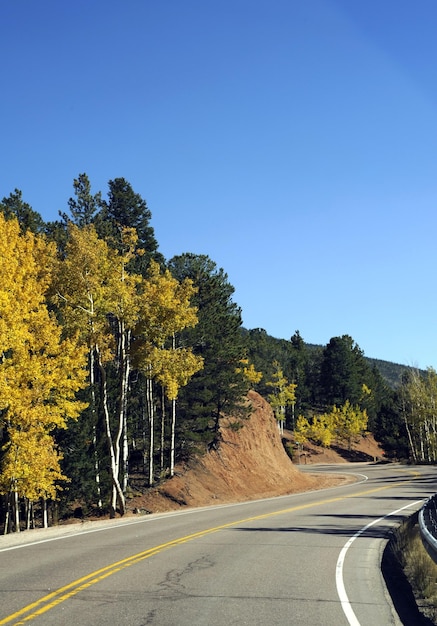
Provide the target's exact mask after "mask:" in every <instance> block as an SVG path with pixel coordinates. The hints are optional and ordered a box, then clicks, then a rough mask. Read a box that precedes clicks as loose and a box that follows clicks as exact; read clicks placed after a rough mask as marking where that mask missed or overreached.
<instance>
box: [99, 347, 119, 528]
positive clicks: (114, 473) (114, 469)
mask: <svg viewBox="0 0 437 626" xmlns="http://www.w3.org/2000/svg"><path fill="white" fill-rule="evenodd" d="M96 354H97V360H98V365H99V370H100V375H101V393H102V407H103V414H104V417H105V429H106V438H107V442H108V448H109V457H110V461H111V479H112V498H111V508H110V517H111V518H114V517H115V512H116V509H117V500H118V504H119V507H120V514H121V515H124V513H125V511H126V503H125V499H124V494H123V490H122V489H121V486H120V482H119V479H118V470H119V468H118V464H117V456H116V453H115V450H114V442H113V440H112V433H111V423H110V419H109V409H108V390H107V384H106V370H105V368H104V366H103V363H102V360H101V357H100V352H99V350H98V348H97V347H96Z"/></svg>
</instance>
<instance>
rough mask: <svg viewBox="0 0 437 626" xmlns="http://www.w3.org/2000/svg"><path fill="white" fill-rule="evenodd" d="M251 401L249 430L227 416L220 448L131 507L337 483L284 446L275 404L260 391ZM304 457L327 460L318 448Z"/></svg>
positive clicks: (158, 507)
mask: <svg viewBox="0 0 437 626" xmlns="http://www.w3.org/2000/svg"><path fill="white" fill-rule="evenodd" d="M248 401H249V402H250V403H251V405H252V408H253V413H252V414H251V417H250V419H248V420H247V421H246V422H245V423H244V427H243V428H241V429H239V430H232V429H231V428H229V427H226V426H227V423H226V421H225V420H224V421H223V424H222V427H221V438H222V441H221V442H220V444H219V446H218V447H217V449H216V450H211V451H210V452H208V453H207V454H206V455H205V456H204V457H203V458H201V459H199V460H196V461H195V462H193V463H192V464H191V465H190V467H188V468H177V471H176V475H175V476H174V477H173V478H171V479H169V480H167V481H166V482H165V483H163V484H162V485H161V486H159V487H157V488H156V489H152V490H151V491H149V492H148V493H147V494H145V495H144V496H141V497H136V498H133V499H131V500H130V501H129V502H128V506H129V509H130V510H137V511H144V512H145V511H149V512H159V511H168V510H172V509H177V508H179V507H181V506H182V507H184V506H205V505H209V504H218V503H223V502H236V501H244V500H249V499H254V498H263V497H270V496H279V495H285V494H288V493H295V492H299V491H307V490H311V489H318V488H320V487H322V486H328V485H329V484H332V482H333V479H328V478H320V477H315V476H312V475H308V474H302V473H301V472H300V470H299V469H298V466H296V465H294V464H293V463H292V462H291V461H290V458H289V457H288V455H287V453H286V452H285V450H284V446H283V444H282V441H281V437H280V434H279V431H278V428H277V424H276V420H275V418H274V416H273V412H272V409H271V407H270V405H269V404H268V403H267V402H266V401H265V400H264V399H263V398H262V397H261V396H260V395H259V394H257V393H256V392H254V391H251V392H249V396H248ZM332 454H333V455H334V458H333V459H332V460H330V461H328V462H336V460H337V456H338V455H335V453H332ZM304 458H305V459H306V461H307V462H308V461H309V460H310V459H312V460H315V462H319V461H320V462H326V459H325V458H324V457H323V455H320V456H318V455H317V454H316V453H315V452H314V454H310V453H309V452H308V451H307V454H306V455H305V457H304ZM338 458H339V459H340V460H342V459H341V457H338ZM334 459H335V460H334ZM302 462H304V461H302ZM345 480H346V479H344V478H340V479H337V482H338V481H345Z"/></svg>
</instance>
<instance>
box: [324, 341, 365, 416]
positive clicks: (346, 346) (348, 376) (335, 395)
mask: <svg viewBox="0 0 437 626" xmlns="http://www.w3.org/2000/svg"><path fill="white" fill-rule="evenodd" d="M368 377H369V368H368V366H367V364H366V362H365V359H364V354H363V352H362V350H361V349H360V348H359V346H358V345H357V344H356V343H355V342H354V340H353V339H352V337H350V336H349V335H342V336H341V337H333V338H332V339H331V340H330V341H329V343H328V345H327V346H326V347H325V349H324V351H323V359H322V363H321V368H320V388H321V393H322V403H324V404H325V405H326V406H333V405H337V406H340V405H343V404H344V403H345V402H346V400H349V401H350V402H351V403H352V404H358V403H359V402H360V400H361V396H362V386H363V384H367V382H368Z"/></svg>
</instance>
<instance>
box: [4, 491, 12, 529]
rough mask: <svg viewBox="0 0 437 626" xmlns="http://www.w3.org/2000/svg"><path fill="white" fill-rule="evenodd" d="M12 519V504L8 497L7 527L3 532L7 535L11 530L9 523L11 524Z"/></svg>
mask: <svg viewBox="0 0 437 626" xmlns="http://www.w3.org/2000/svg"><path fill="white" fill-rule="evenodd" d="M10 520H11V504H10V501H9V498H8V504H7V508H6V518H5V527H4V529H3V534H4V535H7V534H8V532H9V530H10V529H9V524H10Z"/></svg>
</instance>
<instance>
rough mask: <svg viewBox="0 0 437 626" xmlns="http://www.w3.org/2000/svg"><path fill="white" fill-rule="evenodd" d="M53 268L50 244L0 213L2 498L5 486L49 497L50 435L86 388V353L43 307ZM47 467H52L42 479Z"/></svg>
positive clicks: (78, 406)
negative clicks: (66, 336) (38, 444)
mask: <svg viewBox="0 0 437 626" xmlns="http://www.w3.org/2000/svg"><path fill="white" fill-rule="evenodd" d="M53 264H54V247H53V246H52V245H51V244H48V243H47V242H46V241H45V240H44V239H43V238H42V237H37V236H35V235H33V234H32V233H31V232H26V233H25V234H22V233H21V232H20V228H19V225H18V222H17V221H16V220H8V221H6V220H5V219H4V217H3V215H2V214H0V351H1V352H0V410H2V411H3V416H2V426H3V428H4V431H5V433H6V435H7V436H6V440H7V442H8V443H7V444H6V446H4V448H3V452H4V456H3V460H2V466H1V468H0V483H1V487H0V489H1V490H2V492H3V493H4V492H7V491H8V490H9V489H10V487H11V485H12V486H13V488H14V490H15V488H19V489H18V493H19V495H27V494H28V493H36V492H37V491H38V490H40V489H42V490H43V491H44V492H45V493H49V492H50V493H54V491H53V489H54V487H53V485H54V481H55V480H57V479H58V478H59V474H58V473H57V470H56V467H57V465H56V464H57V458H58V457H57V455H56V452H55V450H54V447H53V440H52V437H51V435H50V432H51V431H52V429H53V428H54V427H58V428H65V427H66V421H67V419H68V418H73V419H74V418H76V417H77V416H78V415H79V413H80V411H81V410H82V409H83V408H84V405H83V404H82V403H79V402H77V401H76V399H75V394H76V392H77V391H78V390H79V389H80V388H81V387H83V386H84V378H85V369H84V365H85V352H84V350H83V349H82V348H80V347H79V346H78V344H77V341H75V339H69V340H63V339H62V337H61V328H60V327H59V325H58V323H57V321H56V319H55V317H54V316H53V315H51V314H50V313H49V311H48V309H47V306H46V302H45V300H46V292H47V288H48V286H49V284H50V279H51V274H52V269H53ZM36 441H40V442H41V454H39V452H38V454H36V453H35V450H39V449H38V447H36V448H33V450H34V454H33V456H34V457H35V458H34V459H33V460H32V467H33V469H32V471H30V469H29V467H30V461H29V460H26V454H27V453H26V450H29V449H30V448H31V443H30V442H32V445H33V444H35V445H36V443H35V442H36ZM49 444H50V445H49ZM50 446H51V447H50ZM43 452H44V454H43ZM50 459H51V461H50ZM45 468H51V471H50V474H49V475H48V476H47V480H46V479H45V478H44V476H45V472H46V469H45ZM18 476H20V477H21V478H20V480H18ZM23 476H24V477H25V479H24V478H23ZM50 477H51V478H50ZM50 480H51V481H52V482H51V486H50V485H49V483H50ZM32 481H33V482H32ZM22 485H26V487H25V492H26V493H25V492H24V491H23V490H22V489H24V487H22ZM32 490H33V491H32Z"/></svg>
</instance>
